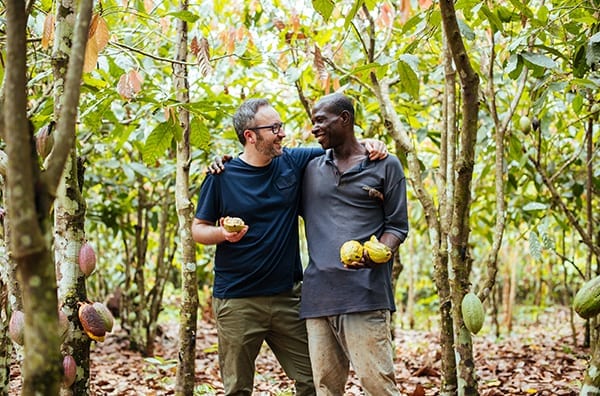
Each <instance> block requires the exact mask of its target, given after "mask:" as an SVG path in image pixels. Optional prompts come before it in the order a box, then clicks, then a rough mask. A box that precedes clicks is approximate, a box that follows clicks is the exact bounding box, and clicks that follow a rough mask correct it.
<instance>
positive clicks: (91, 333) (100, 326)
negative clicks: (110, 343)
mask: <svg viewBox="0 0 600 396" xmlns="http://www.w3.org/2000/svg"><path fill="white" fill-rule="evenodd" d="M77 314H78V316H79V321H80V322H81V326H82V327H83V331H84V332H85V334H87V336H88V337H90V338H91V339H92V340H94V341H99V342H102V341H104V337H105V335H106V327H105V325H104V320H102V316H100V314H99V313H98V311H96V309H95V308H94V305H93V304H90V303H81V305H80V306H79V310H78V311H77Z"/></svg>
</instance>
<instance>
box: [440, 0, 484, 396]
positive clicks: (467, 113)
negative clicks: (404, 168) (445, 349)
mask: <svg viewBox="0 0 600 396" xmlns="http://www.w3.org/2000/svg"><path fill="white" fill-rule="evenodd" d="M440 9H441V13H442V23H443V27H444V31H445V39H446V40H447V42H448V47H449V48H450V53H451V54H452V58H453V60H454V65H455V67H456V69H457V75H458V76H459V77H460V82H461V88H462V89H461V91H462V98H463V102H462V128H461V133H460V140H459V148H460V151H459V153H458V156H457V163H456V168H455V169H454V170H455V175H456V179H455V183H454V185H455V191H454V196H453V206H452V222H451V230H450V232H449V234H448V235H449V238H448V240H449V249H448V250H449V257H450V263H451V267H452V271H453V274H452V276H453V277H452V281H451V289H452V305H453V319H454V326H455V332H456V334H457V337H456V340H455V345H456V351H457V353H458V357H457V359H458V384H459V388H458V393H459V395H463V394H464V395H478V394H479V392H478V390H477V376H476V371H475V363H474V359H473V345H472V341H471V336H470V333H469V332H468V330H467V329H466V328H465V326H464V322H463V319H462V312H461V309H460V306H461V302H462V298H463V296H464V295H465V294H466V293H467V292H468V291H469V290H470V281H469V275H470V270H471V258H470V257H469V246H468V242H469V234H470V226H469V218H470V207H471V180H472V177H473V165H474V157H475V143H476V140H477V120H478V111H479V96H478V95H479V77H478V76H477V74H476V73H475V72H474V71H473V68H472V67H471V64H470V61H469V56H468V54H467V52H466V49H465V47H464V43H463V41H462V36H461V33H460V30H459V28H458V22H457V18H456V12H455V10H454V3H453V2H451V1H448V0H444V1H441V2H440Z"/></svg>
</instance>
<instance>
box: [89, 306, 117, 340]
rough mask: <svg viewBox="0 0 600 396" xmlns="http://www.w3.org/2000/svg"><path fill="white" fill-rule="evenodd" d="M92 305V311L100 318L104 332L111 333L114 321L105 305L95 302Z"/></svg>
mask: <svg viewBox="0 0 600 396" xmlns="http://www.w3.org/2000/svg"><path fill="white" fill-rule="evenodd" d="M93 305H94V309H95V310H96V311H97V312H98V314H99V315H100V316H101V317H102V321H103V322H104V328H105V329H106V332H107V333H110V332H111V331H112V328H113V325H114V323H115V320H114V318H113V316H112V314H111V313H110V311H109V310H108V308H107V307H106V305H104V304H102V303H99V302H95V303H94V304H93Z"/></svg>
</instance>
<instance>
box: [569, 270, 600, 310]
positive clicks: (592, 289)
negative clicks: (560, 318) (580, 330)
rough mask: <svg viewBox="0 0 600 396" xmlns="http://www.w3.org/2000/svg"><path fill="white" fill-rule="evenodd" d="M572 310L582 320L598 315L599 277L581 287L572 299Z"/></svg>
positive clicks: (599, 298) (599, 300)
mask: <svg viewBox="0 0 600 396" xmlns="http://www.w3.org/2000/svg"><path fill="white" fill-rule="evenodd" d="M573 309H574V310H575V312H576V313H577V315H579V316H581V317H582V318H583V319H590V318H593V317H594V316H596V315H598V314H599V313H600V276H596V277H595V278H592V279H590V280H589V281H587V282H586V283H584V284H583V286H581V289H579V291H578V292H577V294H575V298H574V299H573Z"/></svg>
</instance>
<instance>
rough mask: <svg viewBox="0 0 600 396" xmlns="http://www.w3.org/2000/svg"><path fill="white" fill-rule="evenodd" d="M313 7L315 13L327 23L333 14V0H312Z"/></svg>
mask: <svg viewBox="0 0 600 396" xmlns="http://www.w3.org/2000/svg"><path fill="white" fill-rule="evenodd" d="M312 5H313V8H314V9H315V11H317V12H318V13H319V14H321V16H322V17H323V20H324V21H325V22H327V21H328V20H329V17H331V13H332V12H333V7H334V3H333V1H332V0H312Z"/></svg>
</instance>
